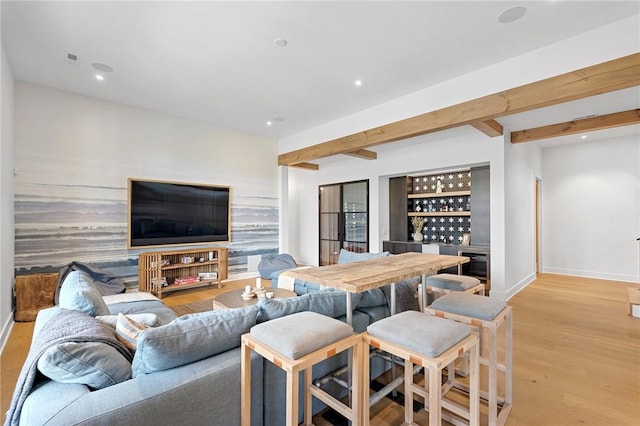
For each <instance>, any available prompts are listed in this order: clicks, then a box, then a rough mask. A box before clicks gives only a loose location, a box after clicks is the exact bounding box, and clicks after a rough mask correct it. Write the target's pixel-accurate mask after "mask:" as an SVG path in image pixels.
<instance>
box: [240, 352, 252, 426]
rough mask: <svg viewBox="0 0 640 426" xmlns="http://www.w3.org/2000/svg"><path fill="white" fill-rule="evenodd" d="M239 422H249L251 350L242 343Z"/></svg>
mask: <svg viewBox="0 0 640 426" xmlns="http://www.w3.org/2000/svg"><path fill="white" fill-rule="evenodd" d="M240 358H241V359H242V361H241V364H240V380H241V387H240V389H241V391H240V424H241V425H242V426H249V425H250V424H251V350H250V349H249V348H248V347H247V346H246V345H245V344H244V343H243V344H242V345H241V346H240Z"/></svg>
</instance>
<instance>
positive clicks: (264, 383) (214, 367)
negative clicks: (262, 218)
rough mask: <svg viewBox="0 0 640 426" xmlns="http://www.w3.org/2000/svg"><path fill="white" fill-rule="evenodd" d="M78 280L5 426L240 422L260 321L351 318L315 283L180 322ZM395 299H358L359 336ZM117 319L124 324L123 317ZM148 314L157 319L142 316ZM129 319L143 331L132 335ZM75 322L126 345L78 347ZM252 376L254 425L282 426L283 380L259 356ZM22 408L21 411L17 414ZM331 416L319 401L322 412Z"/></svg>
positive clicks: (375, 370)
mask: <svg viewBox="0 0 640 426" xmlns="http://www.w3.org/2000/svg"><path fill="white" fill-rule="evenodd" d="M79 274H80V278H79V279H77V281H78V282H75V283H73V284H70V285H69V287H68V288H67V289H66V290H67V291H66V294H65V286H67V284H68V283H67V281H66V280H65V283H64V284H63V285H62V288H61V296H60V304H59V305H58V306H56V307H53V308H49V309H46V310H43V311H41V312H40V313H39V314H38V317H37V319H36V325H35V331H34V337H33V341H32V347H31V353H30V355H29V357H28V359H27V362H25V368H24V369H23V373H22V374H21V379H20V380H19V386H18V387H17V388H16V389H17V391H16V394H15V395H14V403H13V405H12V407H14V413H15V415H14V416H9V417H7V424H16V425H17V424H19V425H41V424H48V425H71V424H92V425H93V424H96V425H102V424H104V425H112V424H127V425H146V424H156V425H157V424H189V425H221V426H222V425H224V426H229V425H234V424H239V423H240V348H239V345H240V336H241V335H242V334H244V333H246V332H249V331H250V329H251V327H252V326H253V325H255V324H256V323H259V322H262V321H268V320H270V319H273V318H277V317H280V316H283V315H289V314H292V313H294V312H299V311H306V310H311V311H315V312H318V313H321V314H324V315H328V316H331V317H334V318H338V319H341V320H343V321H344V320H345V318H346V316H345V314H346V298H345V294H344V293H343V292H340V291H335V290H332V289H322V290H316V288H317V286H314V285H313V284H312V283H304V284H303V285H302V284H301V285H299V286H297V287H298V288H297V291H298V294H300V296H299V297H296V298H292V299H261V300H260V301H259V302H258V304H257V305H256V306H251V307H247V308H242V309H230V310H218V311H211V312H204V313H199V314H190V315H185V316H182V317H178V318H176V315H175V313H174V312H173V311H172V310H171V309H169V308H168V307H166V306H165V305H164V304H163V302H162V301H160V300H157V299H155V300H154V299H153V298H150V297H148V296H144V294H142V295H141V294H137V293H131V294H130V295H129V294H128V293H125V294H124V295H113V296H104V297H102V296H101V295H100V294H99V292H98V291H97V290H96V289H95V287H94V286H92V285H91V279H90V278H89V277H87V276H82V273H79ZM276 278H277V277H276ZM275 283H276V284H277V279H276V280H275ZM416 287H417V283H416V282H415V281H408V282H405V283H403V284H400V285H397V289H396V292H397V295H398V299H399V300H409V301H411V300H413V301H415V290H416ZM387 291H388V289H377V290H374V291H371V292H368V293H365V294H363V295H359V296H356V299H355V300H354V306H355V310H354V314H353V328H354V330H355V331H356V332H362V331H364V330H365V329H366V327H367V325H369V324H370V323H372V322H373V321H376V320H378V319H380V318H383V317H386V316H388V315H389V308H388V303H387V294H386V292H387ZM305 293H306V294H305ZM70 294H71V295H70ZM136 295H137V296H136ZM98 299H99V300H98ZM101 302H102V303H101ZM415 306H417V304H416V305H415ZM415 306H412V305H410V304H409V305H405V306H404V307H403V306H399V309H400V310H402V309H413V308H415ZM118 313H123V314H126V317H122V316H120V317H117V314H118ZM140 313H152V314H153V315H147V316H146V317H145V315H136V314H140ZM131 319H133V320H134V321H133V322H132V323H133V324H136V325H138V326H140V329H139V330H137V331H136V330H135V327H134V330H133V331H132V330H131V329H130V328H127V326H129V325H131V321H130V320H131ZM69 320H71V321H69ZM125 320H128V321H129V322H127V321H125ZM70 322H71V323H73V324H75V325H76V326H75V327H71V328H74V330H76V331H75V332H77V333H79V334H90V335H91V333H89V332H88V331H86V330H94V329H95V330H96V332H95V334H96V335H99V334H101V333H102V334H104V333H103V332H106V333H109V332H110V333H111V334H112V335H114V336H115V335H116V334H123V333H124V336H123V337H124V339H120V340H117V341H116V342H111V341H110V339H106V340H107V342H106V343H105V342H103V341H101V340H99V339H98V343H96V342H93V341H91V338H88V339H87V338H86V336H85V337H83V338H81V339H79V340H80V341H81V342H82V343H77V342H73V338H70V339H67V338H66V337H65V331H64V330H66V328H68V327H69V323H70ZM145 323H146V324H149V325H151V326H150V327H149V328H146V329H144V325H140V324H145ZM114 324H115V326H116V328H114ZM121 326H122V327H121ZM105 327H108V328H105ZM61 328H62V329H63V331H62V332H61V331H60V330H61ZM105 330H106V331H105ZM116 330H117V331H116ZM72 332H73V330H72ZM132 333H133V334H132ZM136 333H137V334H136ZM127 338H129V339H130V340H132V341H133V343H134V344H135V345H136V350H135V352H133V354H132V355H129V356H128V357H127V356H125V355H124V354H123V352H122V348H121V347H120V346H119V343H118V342H125V343H126V342H127ZM67 340H70V341H67ZM43 341H44V343H43ZM129 343H131V342H129ZM95 346H98V348H97V349H96V348H95ZM43 348H45V349H43ZM131 353H132V352H131V350H129V354H131ZM105 354H106V355H105ZM34 358H37V359H35V360H34ZM96 358H98V359H99V360H100V361H101V363H98V362H97V361H96ZM123 362H124V367H122V365H123ZM47 364H49V365H47ZM96 364H98V365H96ZM345 364H346V354H341V356H337V357H334V358H332V359H329V360H327V361H325V362H323V363H321V364H318V365H317V366H315V367H314V370H313V374H314V378H320V377H322V376H324V375H325V374H327V373H329V372H331V371H334V370H335V369H336V368H338V367H341V366H344V365H345ZM128 366H130V367H129V369H128V368H127V367H128ZM385 368H388V366H387V365H385V363H384V362H382V361H381V360H377V359H374V360H373V363H372V374H371V376H372V378H373V377H376V376H378V375H379V374H381V373H382V372H384V370H385ZM110 369H111V370H113V371H110ZM123 371H124V372H125V373H124V375H123ZM45 373H46V375H45ZM251 375H252V379H251V380H252V394H251V398H252V407H251V412H252V416H251V420H252V421H251V423H252V424H253V425H267V426H279V425H282V424H284V418H285V400H284V398H285V375H284V372H282V371H281V370H280V369H278V368H276V367H275V366H273V365H272V364H271V363H270V362H268V361H265V360H263V359H262V358H260V357H259V356H257V355H256V354H253V356H252V369H251ZM326 386H328V387H330V388H331V387H333V390H334V391H335V392H336V394H338V395H340V394H342V395H344V389H342V388H340V387H339V386H337V385H335V384H334V383H332V382H329V383H327V385H326ZM20 390H23V391H22V392H21V391H20ZM300 403H302V397H300ZM15 407H19V408H20V409H19V410H17V411H16V410H15ZM323 408H324V406H323V404H321V403H320V402H318V401H314V409H313V411H314V413H317V412H319V411H320V410H321V409H323ZM301 415H302V413H301Z"/></svg>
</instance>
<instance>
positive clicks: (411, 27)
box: [1, 0, 640, 143]
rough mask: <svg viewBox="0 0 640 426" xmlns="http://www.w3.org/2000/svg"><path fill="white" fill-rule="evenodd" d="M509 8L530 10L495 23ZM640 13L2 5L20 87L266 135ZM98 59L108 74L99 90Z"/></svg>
mask: <svg viewBox="0 0 640 426" xmlns="http://www.w3.org/2000/svg"><path fill="white" fill-rule="evenodd" d="M515 5H518V6H525V7H526V8H527V14H526V15H525V16H524V17H523V18H522V19H520V20H518V21H516V22H514V23H510V24H501V23H499V22H498V16H499V14H500V13H501V12H503V11H504V10H506V9H508V8H510V7H513V6H515ZM639 12H640V2H638V1H629V2H618V1H531V2H521V1H517V2H516V1H467V2H462V1H413V2H400V1H386V2H381V1H378V2H372V1H354V2H327V1H316V2H307V1H304V2H303V1H297V2H291V1H289V2H271V1H261V2H242V1H235V2H218V1H209V2H204V1H200V2H179V1H174V2H148V1H144V2H126V1H110V2H94V1H85V2H73V1H72V2H58V1H44V2H25V1H19V2H15V1H6V0H3V1H2V10H1V13H2V42H3V43H4V46H5V49H6V52H7V56H8V59H9V63H10V66H11V68H12V70H13V72H14V75H15V78H16V79H17V80H21V81H26V82H30V83H36V84H42V85H45V86H50V87H54V88H58V89H62V90H66V91H70V92H74V93H78V94H82V95H86V96H90V97H94V98H99V99H106V100H110V101H115V102H121V103H125V104H129V105H134V106H138V107H142V108H146V109H150V110H155V111H160V112H164V113H167V114H172V115H176V116H181V117H186V118H190V119H195V120H200V121H204V122H208V123H212V124H214V125H217V126H221V127H226V128H233V129H237V130H241V131H245V132H249V133H255V134H260V135H265V136H267V137H272V138H282V137H285V136H289V135H292V134H295V133H298V132H300V131H303V130H306V129H308V128H311V127H314V126H317V125H320V124H323V123H325V122H328V121H331V120H334V119H337V118H339V117H342V116H345V115H347V114H351V113H354V112H357V111H361V110H364V109H366V108H369V107H371V106H374V105H376V104H379V103H382V102H386V101H389V100H391V99H394V98H397V97H399V96H402V95H405V94H408V93H411V92H414V91H417V90H419V89H422V88H425V87H428V86H430V85H433V84H436V83H438V82H442V81H444V80H448V79H450V78H452V77H455V76H459V75H462V74H465V73H468V72H471V71H473V70H476V69H478V68H481V67H485V66H487V65H490V64H493V63H496V62H499V61H502V60H505V59H507V58H510V57H514V56H518V55H521V54H524V53H526V52H529V51H532V50H534V49H538V48H540V47H543V46H545V45H549V44H552V43H555V42H557V41H559V40H563V39H566V38H568V37H572V36H574V35H576V34H579V33H582V32H585V31H589V30H591V29H594V28H597V27H600V26H603V25H606V24H609V23H612V22H615V21H617V20H621V19H624V18H627V17H629V16H633V15H637V14H638V13H639ZM276 38H284V39H286V40H287V42H288V44H287V46H286V47H278V46H276V44H275V43H274V40H275V39H276ZM67 53H72V54H75V55H77V56H78V59H79V60H78V63H77V64H75V65H71V64H69V63H68V61H67ZM95 62H98V63H104V64H107V65H109V66H111V67H113V68H114V72H112V73H107V74H105V77H106V79H105V81H103V82H99V81H97V80H96V79H95V77H94V75H95V74H96V73H97V71H96V70H95V69H94V68H93V67H92V65H91V64H92V63H95ZM356 79H362V81H363V85H362V86H361V87H356V86H355V85H354V81H355V80H356ZM638 107H640V91H639V89H638V88H635V89H629V90H626V91H623V92H620V93H616V94H608V95H601V97H595V98H593V99H589V100H583V101H576V102H575V103H571V105H563V106H556V107H550V108H545V109H543V110H539V111H534V112H531V113H525V114H518V115H513V116H510V117H504V118H501V119H499V120H498V121H500V122H501V123H502V124H503V125H505V127H506V128H508V129H510V130H518V129H523V128H529V127H534V126H538V125H543V124H550V123H552V122H558V121H563V119H564V118H563V117H566V119H568V120H571V119H574V118H576V117H582V116H587V115H591V114H593V113H607V112H617V111H621V110H625V109H632V108H638ZM425 112H426V111H425ZM276 117H280V118H283V119H284V120H283V121H274V120H273V119H274V118H276ZM268 120H271V121H273V125H272V126H270V127H269V126H267V125H266V124H265V123H266V121H268ZM629 127H630V128H631V130H629V129H628V128H629ZM638 127H640V126H637V125H636V126H627V130H626V132H629V131H632V132H635V133H636V134H637V133H638ZM551 143H553V142H551Z"/></svg>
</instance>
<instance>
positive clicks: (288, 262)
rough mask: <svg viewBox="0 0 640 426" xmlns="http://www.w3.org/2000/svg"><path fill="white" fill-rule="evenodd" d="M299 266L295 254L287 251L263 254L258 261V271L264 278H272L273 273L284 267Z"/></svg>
mask: <svg viewBox="0 0 640 426" xmlns="http://www.w3.org/2000/svg"><path fill="white" fill-rule="evenodd" d="M296 266H298V265H297V264H296V261H295V260H294V258H293V256H291V255H290V254H287V253H282V254H270V255H266V256H262V259H260V263H258V272H259V273H260V276H261V277H262V278H271V274H273V273H274V272H276V271H282V270H283V269H291V268H295V267H296Z"/></svg>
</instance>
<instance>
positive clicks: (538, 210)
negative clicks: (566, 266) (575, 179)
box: [534, 176, 543, 275]
mask: <svg viewBox="0 0 640 426" xmlns="http://www.w3.org/2000/svg"><path fill="white" fill-rule="evenodd" d="M534 208H535V211H534V215H535V225H534V232H535V262H536V264H535V272H536V275H537V274H539V273H541V272H542V270H543V267H542V179H541V178H539V177H537V176H536V178H535V207H534Z"/></svg>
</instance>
